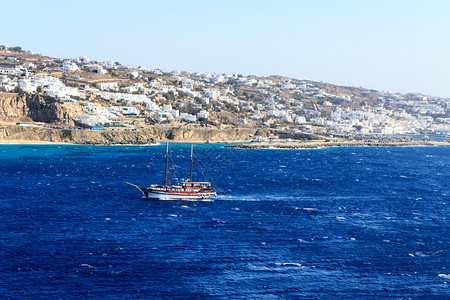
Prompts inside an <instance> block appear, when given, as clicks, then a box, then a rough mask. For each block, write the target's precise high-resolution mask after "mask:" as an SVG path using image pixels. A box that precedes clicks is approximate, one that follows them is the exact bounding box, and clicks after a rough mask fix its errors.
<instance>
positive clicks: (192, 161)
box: [190, 144, 194, 182]
mask: <svg viewBox="0 0 450 300" xmlns="http://www.w3.org/2000/svg"><path fill="white" fill-rule="evenodd" d="M193 150H194V145H192V144H191V174H190V181H191V182H192V166H193V165H194V155H193Z"/></svg>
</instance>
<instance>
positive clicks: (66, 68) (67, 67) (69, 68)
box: [59, 60, 79, 72]
mask: <svg viewBox="0 0 450 300" xmlns="http://www.w3.org/2000/svg"><path fill="white" fill-rule="evenodd" d="M59 70H60V71H61V72H76V71H78V70H79V68H78V66H77V65H76V64H75V63H74V62H73V61H70V60H65V61H64V62H63V65H62V66H61V67H60V68H59Z"/></svg>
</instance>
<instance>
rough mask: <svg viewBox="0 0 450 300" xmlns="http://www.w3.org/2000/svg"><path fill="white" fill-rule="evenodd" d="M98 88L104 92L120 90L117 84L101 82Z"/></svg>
mask: <svg viewBox="0 0 450 300" xmlns="http://www.w3.org/2000/svg"><path fill="white" fill-rule="evenodd" d="M96 86H97V87H98V88H99V89H100V90H102V91H115V90H117V89H118V88H119V86H118V85H117V82H99V83H97V84H96Z"/></svg>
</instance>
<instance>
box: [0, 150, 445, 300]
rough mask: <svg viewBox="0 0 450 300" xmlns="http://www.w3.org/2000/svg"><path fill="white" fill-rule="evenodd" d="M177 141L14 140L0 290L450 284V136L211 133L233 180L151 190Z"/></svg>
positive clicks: (6, 158) (225, 291)
mask: <svg viewBox="0 0 450 300" xmlns="http://www.w3.org/2000/svg"><path fill="white" fill-rule="evenodd" d="M164 148H165V146H164V145H158V146H143V147H140V146H110V147H108V146H54V145H52V146H47V145H0V166H1V168H0V191H1V193H0V214H1V223H0V260H1V261H0V297H2V296H3V297H6V298H28V299H35V298H46V299H48V298H62V299H67V298H86V297H88V298H109V299H111V298H139V299H140V298H177V297H179V298H208V299H209V298H238V299H241V298H248V299H259V298H264V299H267V298H268V299H271V298H274V299H276V298H281V299H286V298H321V299H330V298H331V299H333V298H337V299H342V298H365V297H367V298H382V297H394V298H416V297H417V298H427V299H429V298H437V299H441V298H449V297H450V291H449V283H450V263H449V252H448V251H449V250H448V249H449V248H450V247H449V246H450V245H449V240H450V239H449V229H450V228H449V220H448V218H449V215H450V214H449V212H450V210H449V198H450V197H449V196H450V167H449V166H450V147H410V148H364V147H358V148H331V149H318V150H239V149H224V148H222V147H221V145H198V146H197V147H196V149H197V154H196V156H197V158H198V159H199V160H200V161H201V163H202V165H206V166H208V168H207V169H205V170H203V169H202V168H200V166H199V165H198V164H197V168H196V169H195V170H196V171H198V172H196V173H195V178H194V179H197V180H203V176H202V173H204V174H206V175H209V176H208V179H210V180H211V181H213V183H215V184H216V186H217V187H218V188H219V189H221V190H224V191H225V192H226V193H225V194H220V196H219V197H218V198H217V199H216V200H214V201H212V202H188V201H155V200H144V199H142V198H141V196H142V194H141V193H140V192H139V191H138V190H137V189H135V188H133V187H130V186H128V185H126V184H124V181H129V182H132V183H136V184H140V185H146V184H150V183H161V182H162V180H163V169H164V157H163V156H164ZM171 151H172V159H173V161H174V162H176V163H177V164H178V166H179V167H178V169H177V171H176V172H175V173H174V177H175V178H174V179H176V178H181V177H183V176H184V177H187V176H188V160H187V157H188V155H189V145H186V144H175V145H172V146H171ZM201 170H203V172H201Z"/></svg>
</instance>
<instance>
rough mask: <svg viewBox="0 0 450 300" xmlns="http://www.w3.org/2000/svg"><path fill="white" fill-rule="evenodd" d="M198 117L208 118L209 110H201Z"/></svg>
mask: <svg viewBox="0 0 450 300" xmlns="http://www.w3.org/2000/svg"><path fill="white" fill-rule="evenodd" d="M197 118H199V119H200V118H203V119H208V118H209V112H208V111H206V110H201V111H199V112H198V113H197Z"/></svg>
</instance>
